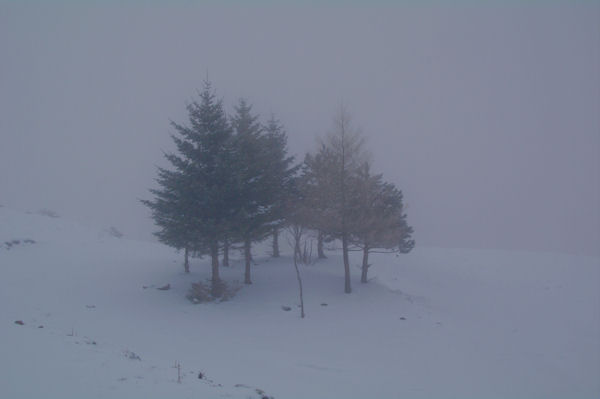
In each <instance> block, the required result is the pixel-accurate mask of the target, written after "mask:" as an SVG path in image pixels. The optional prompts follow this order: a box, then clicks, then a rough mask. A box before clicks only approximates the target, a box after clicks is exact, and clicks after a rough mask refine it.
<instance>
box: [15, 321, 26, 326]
mask: <svg viewBox="0 0 600 399" xmlns="http://www.w3.org/2000/svg"><path fill="white" fill-rule="evenodd" d="M15 324H18V325H20V326H24V325H25V323H23V320H16V321H15Z"/></svg>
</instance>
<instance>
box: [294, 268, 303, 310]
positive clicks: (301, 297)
mask: <svg viewBox="0 0 600 399" xmlns="http://www.w3.org/2000/svg"><path fill="white" fill-rule="evenodd" d="M294 267H295V268H296V278H297V279H298V288H299V290H300V317H301V318H304V297H303V296H302V279H301V278H300V270H299V269H298V260H297V259H296V257H295V256H294Z"/></svg>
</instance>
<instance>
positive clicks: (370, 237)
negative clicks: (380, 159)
mask: <svg viewBox="0 0 600 399" xmlns="http://www.w3.org/2000/svg"><path fill="white" fill-rule="evenodd" d="M402 199H403V198H402V191H400V190H398V189H397V188H396V187H395V186H394V185H393V184H391V183H387V182H384V181H383V179H382V175H381V174H379V175H372V174H371V173H370V166H369V164H368V163H365V164H364V165H363V167H362V168H360V169H359V171H358V173H357V175H356V176H355V177H353V184H352V202H353V205H352V209H353V211H352V214H353V218H354V223H353V231H352V239H351V241H352V243H353V244H354V245H355V246H357V247H358V248H360V249H361V250H362V252H363V261H362V273H361V283H366V282H367V281H368V280H367V273H368V269H369V267H370V266H371V265H370V264H369V253H371V252H373V251H378V252H381V251H385V252H401V253H407V252H409V251H410V250H411V249H412V248H413V247H414V244H415V242H414V240H412V239H411V234H412V232H413V229H412V227H410V226H408V224H407V221H406V214H405V213H404V206H403V202H402Z"/></svg>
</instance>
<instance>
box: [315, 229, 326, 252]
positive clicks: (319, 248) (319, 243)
mask: <svg viewBox="0 0 600 399" xmlns="http://www.w3.org/2000/svg"><path fill="white" fill-rule="evenodd" d="M323 236H324V234H323V232H322V231H321V230H319V234H318V235H317V256H318V257H319V259H327V256H325V252H324V251H323V241H324V240H325V238H324V237H323Z"/></svg>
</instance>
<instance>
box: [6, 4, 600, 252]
mask: <svg viewBox="0 0 600 399" xmlns="http://www.w3.org/2000/svg"><path fill="white" fill-rule="evenodd" d="M109 3H110V4H109V5H99V4H94V3H92V4H85V5H80V4H76V2H65V3H61V4H60V5H56V4H54V5H48V4H42V2H26V3H25V4H17V3H16V2H0V204H2V205H5V206H10V207H13V208H17V209H24V210H33V211H35V210H38V209H40V208H49V209H52V210H55V211H56V212H58V213H59V214H60V215H62V216H64V217H67V218H72V219H77V220H79V221H82V222H85V223H87V224H91V225H101V226H110V225H114V226H116V227H117V228H119V229H120V230H122V231H123V232H124V233H125V234H126V235H127V236H129V237H134V238H142V239H152V236H151V232H152V231H153V230H154V227H153V224H152V221H151V220H150V218H149V213H148V211H147V210H146V209H145V208H144V207H143V206H142V205H141V204H140V203H139V201H138V199H140V198H149V196H150V194H149V193H148V191H147V189H148V188H150V187H152V186H154V181H153V179H154V177H155V176H156V170H155V165H165V161H164V159H163V158H162V151H171V150H173V145H172V142H171V139H170V137H169V134H171V133H172V132H173V130H172V129H171V128H170V126H169V120H170V119H172V120H175V121H178V122H185V121H186V111H185V104H186V102H188V101H190V100H191V99H192V98H194V96H195V94H196V90H197V89H199V88H201V87H202V82H203V80H204V79H205V78H206V75H207V74H208V76H209V79H210V80H211V81H212V82H213V84H214V87H215V88H216V90H217V94H218V95H219V96H220V97H223V98H224V101H225V104H226V106H227V109H228V110H231V109H232V106H233V104H234V103H235V102H236V101H237V99H238V98H239V97H240V96H243V97H246V98H247V99H248V100H249V101H250V102H252V103H253V104H254V109H255V110H256V111H257V112H260V113H261V114H262V115H263V117H266V116H268V114H269V113H270V112H273V113H275V115H276V116H277V117H278V118H279V119H281V121H282V122H283V123H284V124H285V126H286V127H287V131H288V134H289V144H290V149H291V151H292V152H293V153H295V154H298V159H301V158H302V156H303V154H304V153H305V152H306V151H308V150H312V149H314V147H315V138H316V137H317V136H318V135H322V134H324V133H325V132H326V131H327V130H328V129H329V127H330V125H331V117H332V116H333V114H334V112H335V109H336V108H337V106H338V104H339V103H340V101H343V102H344V103H345V104H346V105H347V106H348V108H349V109H350V110H351V111H352V113H353V115H354V121H355V122H356V124H357V125H359V126H360V127H361V128H362V131H363V132H364V134H365V136H367V137H368V141H367V143H368V146H369V148H370V151H371V152H372V154H373V158H374V160H375V168H376V170H379V171H381V172H383V173H384V176H385V178H386V180H389V181H391V182H393V183H395V184H397V185H398V186H399V187H400V188H401V189H402V190H403V191H404V194H405V199H406V202H407V203H408V204H409V208H408V211H407V213H408V217H409V222H410V223H411V224H412V225H413V226H414V227H415V231H416V233H415V238H416V240H417V245H434V246H445V247H471V248H500V249H527V250H544V251H555V252H571V253H580V254H591V255H599V254H600V248H599V247H600V245H599V243H600V212H599V204H600V118H599V110H600V5H599V4H598V3H597V2H589V3H588V2H567V1H564V2H552V4H551V5H547V4H545V3H543V2H533V3H532V4H529V5H519V4H517V3H516V2H509V5H504V6H502V5H499V4H494V5H490V4H486V5H477V4H475V3H474V2H473V3H470V2H467V3H463V5H461V6H450V5H445V4H443V3H441V2H440V3H437V2H432V3H431V2H430V3H427V4H428V5H427V6H419V5H418V3H417V2H414V3H413V2H404V3H400V4H401V5H391V4H387V3H383V4H379V5H367V3H366V2H365V3H364V5H361V4H354V5H352V6H347V7H341V4H342V3H337V2H326V5H323V6H316V5H310V6H308V5H307V6H300V5H295V4H293V3H288V4H287V5H280V6H277V5H275V4H274V3H269V2H268V3H261V5H260V6H252V7H250V6H244V5H241V4H239V3H228V4H229V5H228V6H218V5H216V3H210V5H200V4H196V5H194V4H192V3H187V2H176V4H175V5H167V2H164V3H163V2H151V5H143V3H142V2H141V1H140V2H135V1H132V2H128V3H126V5H124V6H118V5H117V3H115V2H109Z"/></svg>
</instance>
